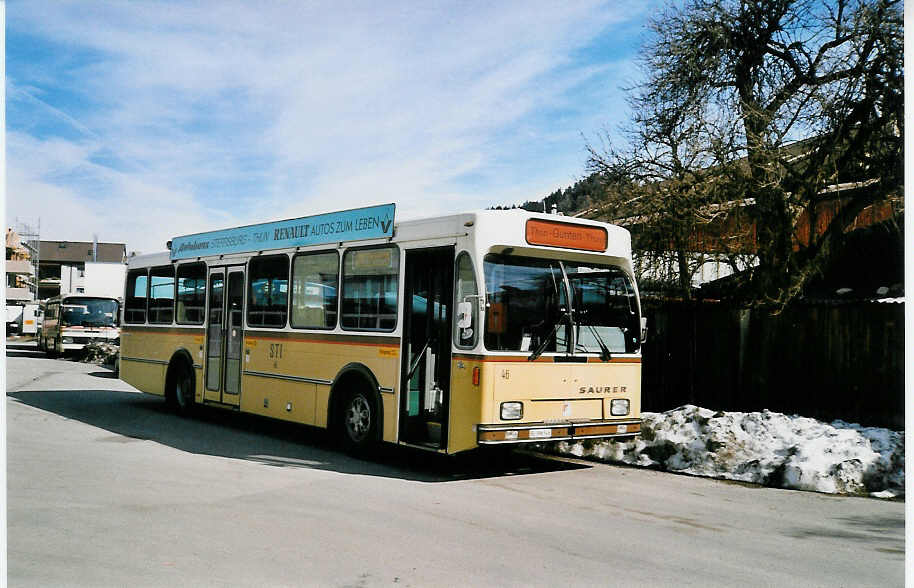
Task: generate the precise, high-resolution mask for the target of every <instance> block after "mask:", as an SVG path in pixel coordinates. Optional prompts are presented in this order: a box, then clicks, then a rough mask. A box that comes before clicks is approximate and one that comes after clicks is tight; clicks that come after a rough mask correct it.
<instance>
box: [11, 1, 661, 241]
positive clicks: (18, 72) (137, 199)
mask: <svg viewBox="0 0 914 588" xmlns="http://www.w3.org/2000/svg"><path fill="white" fill-rule="evenodd" d="M342 6H343V7H342V8H339V7H338V6H337V5H333V6H332V7H331V6H330V5H326V6H323V7H313V6H312V5H310V4H308V5H306V4H303V3H275V4H270V3H266V4H265V3H226V2H214V3H212V4H209V5H199V4H193V5H185V4H181V3H178V4H175V3H165V4H158V3H140V4H136V3H132V4H114V5H112V4H107V3H106V4H98V5H88V6H87V5H86V3H85V2H73V3H55V4H52V5H48V4H43V3H21V4H14V5H11V6H9V7H8V23H9V24H8V26H9V27H10V29H12V30H14V31H21V32H23V33H27V34H29V35H34V36H36V37H39V38H41V39H44V40H46V41H48V42H52V43H55V44H57V45H56V46H57V47H64V48H65V49H66V50H68V51H72V53H73V57H72V58H71V59H65V60H53V61H51V62H47V63H50V65H48V67H52V68H55V70H54V71H51V72H48V71H41V70H40V68H36V70H35V71H34V72H32V71H29V69H28V66H29V64H28V63H25V62H22V61H16V58H15V55H16V52H15V50H13V51H10V52H9V53H8V55H12V56H13V59H12V60H11V61H10V62H9V64H8V66H7V72H8V76H9V77H10V79H11V82H12V84H14V87H15V85H16V84H22V87H23V88H25V87H27V86H29V85H32V84H35V85H38V86H41V87H48V86H53V87H52V88H51V89H53V90H55V91H56V94H61V95H63V96H64V98H51V97H49V96H45V95H43V96H41V97H40V98H41V100H43V101H44V102H45V104H44V105H42V104H41V103H39V102H36V101H35V100H32V104H31V106H29V105H28V104H25V102H28V101H29V100H30V98H29V97H25V96H21V95H20V96H19V98H18V100H20V101H21V106H22V108H21V109H18V110H15V111H14V112H24V111H26V109H27V108H32V109H36V111H37V112H42V113H43V114H44V116H46V117H48V118H49V119H56V120H57V121H58V123H59V124H60V125H61V126H62V127H68V128H67V131H68V132H66V133H60V134H59V135H58V136H57V137H56V138H48V136H47V130H46V129H44V132H43V133H38V132H35V133H33V132H32V127H35V126H37V125H39V124H40V122H41V121H37V122H36V120H34V119H35V116H31V117H29V118H30V120H29V121H17V120H15V119H12V120H8V125H9V127H10V128H11V129H15V132H11V133H10V142H9V147H8V168H9V191H8V200H9V201H8V203H7V207H8V212H9V215H10V216H11V217H12V216H17V215H18V216H36V214H35V213H34V212H33V211H34V210H35V206H36V205H38V206H39V213H40V214H41V217H42V226H43V231H42V232H43V234H44V236H45V237H47V238H73V239H77V238H78V239H85V238H86V235H85V232H80V231H89V232H98V233H100V235H103V237H102V238H103V239H105V240H125V241H126V242H127V243H128V248H131V249H141V250H149V249H152V248H160V247H161V244H162V243H163V242H164V240H165V239H167V238H170V237H171V236H173V235H175V234H180V233H181V232H196V231H200V230H205V229H209V228H214V227H217V226H225V225H231V224H241V223H247V222H257V221H260V220H266V219H269V218H276V217H278V216H297V215H300V214H309V213H311V212H316V211H324V210H330V209H336V208H345V207H352V206H358V205H363V204H370V203H378V202H391V201H392V202H396V203H397V204H398V214H406V215H408V216H416V215H417V214H420V213H428V214H432V213H437V212H446V211H453V210H461V209H472V208H481V207H485V206H488V205H492V204H496V203H501V202H509V201H513V200H524V199H528V198H538V197H542V196H545V195H546V194H547V193H548V192H549V191H551V190H553V189H555V188H556V187H558V186H559V185H565V184H567V183H570V181H571V180H572V179H573V178H572V177H569V176H573V175H574V174H579V173H581V172H582V171H583V163H584V159H585V156H584V154H583V151H582V149H581V142H582V141H581V138H580V132H582V131H585V132H586V131H592V130H594V129H593V128H581V127H580V126H575V125H581V124H584V125H590V124H592V123H593V120H594V116H595V115H594V114H593V112H599V111H601V110H603V111H605V110H607V109H608V108H610V107H611V105H612V106H615V105H613V98H612V96H611V95H608V94H607V95H606V96H602V102H597V103H596V104H593V105H592V107H591V110H589V111H588V109H587V108H582V106H581V105H579V104H575V102H574V100H575V97H574V96H569V93H571V92H576V91H577V89H578V88H580V87H581V86H583V85H588V84H592V83H594V82H595V81H597V80H599V79H600V76H602V75H605V72H606V71H607V68H608V67H614V66H613V64H612V63H609V58H606V59H604V60H603V62H598V63H592V62H586V61H583V60H580V59H577V58H576V57H575V51H577V50H578V49H580V48H581V47H583V46H585V45H586V44H587V43H588V42H589V41H591V40H592V39H593V38H594V37H595V36H597V35H600V34H606V32H607V30H608V29H611V28H612V27H614V26H638V24H637V23H636V24H635V25H632V24H628V25H624V24H620V23H624V21H625V19H629V18H631V17H632V16H633V15H635V14H637V13H638V11H640V10H644V7H643V6H642V5H641V3H632V4H630V5H624V4H619V3H613V4H609V5H606V4H602V5H601V4H600V3H596V2H579V3H553V2H543V3H533V2H524V3H516V4H509V3H482V2H480V3H455V4H453V5H449V6H442V5H435V6H434V7H432V6H431V5H427V4H426V3H414V4H410V3H404V4H392V3H382V4H377V5H375V4H367V3H366V4H347V3H344V4H343V5H342ZM46 65H47V64H46ZM58 68H59V69H58ZM48 94H49V95H50V96H55V95H56V94H55V92H49V93H48ZM585 95H586V97H587V99H588V100H594V99H599V98H600V96H599V95H597V94H596V93H593V92H585ZM30 96H31V98H37V95H36V94H30ZM10 99H11V100H17V98H16V95H15V93H12V96H11V98H10ZM549 111H561V112H562V113H564V114H563V116H564V117H566V118H565V120H563V126H556V124H555V122H554V121H550V120H548V118H549V117H547V116H546V114H545V113H547V112H549ZM609 114H610V113H607V116H608V115H609ZM17 125H18V126H17ZM32 135H34V136H32ZM74 135H75V136H77V138H73V136H74ZM544 141H545V142H548V144H549V145H553V144H554V145H555V148H556V149H557V150H559V149H560V150H562V151H561V152H558V151H557V152H555V153H552V154H549V156H548V157H545V158H543V156H542V154H541V153H537V149H536V148H535V147H536V144H537V143H542V142H544ZM540 151H542V149H540ZM534 158H542V159H539V160H536V161H534ZM467 175H476V176H479V177H481V178H486V179H487V180H486V181H481V182H478V183H476V184H474V185H473V186H472V187H468V185H467V184H466V183H465V182H462V181H461V178H464V177H465V176H467ZM99 186H103V187H105V188H106V189H107V190H109V192H108V193H107V194H106V195H105V197H98V194H97V193H93V191H95V192H97V190H98V188H99ZM63 212H65V213H66V216H62V215H61V214H62V213H63ZM73 219H80V222H79V225H82V227H79V226H74V223H73V222H72V220H73ZM65 227H67V228H65ZM109 228H114V231H115V233H116V234H120V235H124V236H123V237H117V238H113V237H112V238H109V237H107V231H108V229H109ZM52 231H67V236H65V237H64V236H62V235H61V234H59V233H57V232H52Z"/></svg>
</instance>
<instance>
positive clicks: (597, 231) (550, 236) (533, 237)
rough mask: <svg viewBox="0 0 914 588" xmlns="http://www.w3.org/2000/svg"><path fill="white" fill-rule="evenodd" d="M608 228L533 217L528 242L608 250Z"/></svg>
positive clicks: (528, 225)
mask: <svg viewBox="0 0 914 588" xmlns="http://www.w3.org/2000/svg"><path fill="white" fill-rule="evenodd" d="M606 242H607V236H606V229H604V228H603V227H590V226H587V225H575V224H571V223H562V222H557V221H547V220H540V219H535V218H531V219H529V220H527V243H529V244H531V245H545V246H547V247H565V248H566V249H580V250H583V251H606Z"/></svg>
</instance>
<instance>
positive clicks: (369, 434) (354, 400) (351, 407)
mask: <svg viewBox="0 0 914 588" xmlns="http://www.w3.org/2000/svg"><path fill="white" fill-rule="evenodd" d="M340 417H341V418H340V420H341V422H340V433H341V435H340V436H341V437H342V443H343V447H345V448H346V450H347V451H349V452H351V453H357V454H363V453H368V452H369V451H371V450H372V449H373V448H374V447H375V446H376V445H377V443H378V438H379V435H378V408H377V403H376V402H375V400H374V398H372V396H370V395H369V394H368V393H367V392H365V391H364V390H359V389H357V390H353V391H352V392H349V393H348V394H347V395H346V398H345V400H343V405H342V414H341V415H340Z"/></svg>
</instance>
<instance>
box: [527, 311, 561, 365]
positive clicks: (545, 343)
mask: <svg viewBox="0 0 914 588" xmlns="http://www.w3.org/2000/svg"><path fill="white" fill-rule="evenodd" d="M567 317H568V313H567V312H565V313H564V314H562V316H560V317H559V318H558V320H557V321H555V326H554V327H552V332H551V333H549V336H548V337H545V338H544V339H543V341H542V342H541V343H540V344H539V346H538V347H537V348H536V351H534V352H533V353H531V354H530V357H528V358H527V361H536V359H537V358H538V357H539V356H540V355H542V354H543V351H546V347H547V346H548V345H549V341H551V340H552V338H553V337H555V333H556V332H557V331H558V330H559V327H560V326H562V322H563V321H564V320H565V319H566V318H567Z"/></svg>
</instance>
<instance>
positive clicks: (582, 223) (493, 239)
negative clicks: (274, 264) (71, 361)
mask: <svg viewBox="0 0 914 588" xmlns="http://www.w3.org/2000/svg"><path fill="white" fill-rule="evenodd" d="M365 210H381V211H385V210H386V209H384V208H383V207H369V208H368V209H355V210H351V211H343V212H345V213H346V214H347V215H349V216H352V215H353V214H355V215H356V218H367V217H364V216H363V217H358V214H360V213H363V212H364V211H365ZM332 214H333V213H327V214H323V215H317V216H316V217H302V218H298V219H287V220H285V221H271V222H269V223H261V224H255V225H245V226H242V227H235V228H234V229H232V228H230V229H223V230H220V231H210V232H208V233H197V234H194V235H188V236H185V237H176V238H175V239H174V240H172V241H171V247H172V251H171V252H169V251H162V252H159V253H151V254H145V255H136V256H133V257H131V258H129V259H128V260H127V265H128V267H150V266H157V265H168V264H170V263H172V262H173V261H176V260H180V259H187V260H188V261H189V260H192V259H206V258H211V257H215V256H223V255H224V256H225V257H227V258H228V257H234V256H245V255H250V254H251V253H259V252H266V251H269V250H274V249H275V250H281V249H286V250H288V249H293V250H294V249H296V248H297V247H302V248H305V247H308V248H310V247H311V245H288V244H285V243H284V242H283V244H279V245H278V246H275V247H270V246H266V245H265V244H263V243H260V242H258V243H257V244H256V245H254V246H253V247H247V248H244V249H241V250H236V251H231V252H226V253H219V248H218V247H213V248H212V249H210V248H209V247H207V248H206V249H195V250H189V249H185V251H186V255H184V256H179V257H178V258H177V259H176V256H175V253H174V251H173V249H174V248H175V243H176V242H177V240H178V239H188V238H190V239H198V240H200V241H202V240H203V239H204V238H206V237H208V236H216V238H218V239H227V238H231V236H232V234H233V233H232V231H234V230H235V229H239V230H243V231H247V234H248V235H252V234H254V233H255V232H257V231H260V232H263V231H264V230H265V227H270V229H271V230H272V231H274V232H275V231H277V230H285V232H284V233H283V235H282V236H291V237H294V236H295V234H300V233H301V232H303V230H304V229H301V228H298V229H296V227H301V225H302V224H308V225H309V227H310V221H309V219H313V218H317V217H323V219H324V222H328V221H326V219H327V218H331V219H336V221H339V222H343V221H342V220H341V219H343V218H345V217H333V216H332ZM303 219H304V220H303ZM296 223H297V224H296ZM381 228H383V227H378V229H381ZM234 234H235V235H238V234H239V233H234ZM365 234H367V233H365ZM470 235H472V236H473V238H474V239H475V240H476V242H477V245H480V246H483V247H487V246H488V245H502V246H504V247H514V248H529V249H539V250H543V249H552V250H560V251H564V252H568V253H575V252H577V253H591V254H594V253H596V254H609V255H612V256H616V257H621V258H626V257H630V256H631V235H630V233H629V232H628V230H627V229H625V228H623V227H619V226H617V225H611V224H608V223H604V222H600V221H593V220H588V219H581V218H573V217H566V216H562V215H556V214H546V213H536V212H529V211H526V210H523V209H512V210H478V211H472V212H464V213H458V214H451V215H445V216H436V217H426V218H417V219H410V220H405V221H399V222H395V223H393V224H392V226H391V227H390V228H389V229H388V230H387V232H386V233H385V236H381V237H371V238H366V239H361V238H359V239H353V240H347V239H337V238H334V239H332V240H328V241H324V242H322V243H323V244H324V245H329V246H337V245H358V244H361V243H362V241H365V243H366V244H370V243H373V242H381V243H383V242H388V241H392V242H394V243H397V242H404V241H408V242H416V241H423V240H435V239H448V238H450V239H455V238H458V237H465V236H470ZM182 242H183V243H185V244H186V243H187V242H188V241H186V240H185V241H182ZM320 244H321V243H320V242H319V243H314V244H313V245H320Z"/></svg>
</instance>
